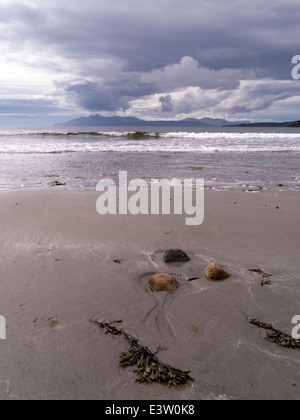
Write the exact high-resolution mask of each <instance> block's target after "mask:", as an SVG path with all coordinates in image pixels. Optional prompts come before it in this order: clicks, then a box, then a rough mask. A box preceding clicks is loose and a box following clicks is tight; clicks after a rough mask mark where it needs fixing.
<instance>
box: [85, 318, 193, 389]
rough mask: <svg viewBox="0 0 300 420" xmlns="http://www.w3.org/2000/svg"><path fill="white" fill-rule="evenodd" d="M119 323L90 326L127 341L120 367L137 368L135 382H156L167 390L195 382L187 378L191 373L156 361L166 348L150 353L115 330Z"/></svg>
mask: <svg viewBox="0 0 300 420" xmlns="http://www.w3.org/2000/svg"><path fill="white" fill-rule="evenodd" d="M121 322H122V321H114V322H111V323H108V322H98V321H95V320H91V323H92V324H95V325H97V326H98V327H100V328H102V329H105V334H112V335H116V336H123V337H124V338H125V339H126V340H127V341H128V343H129V345H130V349H129V351H128V352H123V353H121V358H120V365H121V366H122V367H123V368H126V367H129V366H137V369H136V370H135V371H134V372H135V373H137V378H136V381H135V382H138V383H140V384H142V383H145V384H151V383H153V382H158V383H160V384H165V385H167V386H168V387H169V388H170V387H172V386H174V387H176V388H177V387H179V386H181V385H188V386H190V385H191V384H190V382H194V381H195V379H193V378H191V377H190V376H189V374H190V373H191V371H185V372H184V371H182V370H180V369H176V368H174V367H173V366H170V365H166V364H164V363H162V362H161V361H160V360H159V359H158V357H157V354H158V352H159V351H162V350H166V349H167V348H166V347H162V346H159V347H158V348H157V351H156V353H152V352H151V351H150V350H149V349H148V348H147V347H144V346H142V345H141V344H139V341H138V340H137V339H136V338H134V337H132V336H131V335H129V334H127V333H126V332H125V331H123V330H119V329H117V328H116V326H115V325H114V324H116V323H121Z"/></svg>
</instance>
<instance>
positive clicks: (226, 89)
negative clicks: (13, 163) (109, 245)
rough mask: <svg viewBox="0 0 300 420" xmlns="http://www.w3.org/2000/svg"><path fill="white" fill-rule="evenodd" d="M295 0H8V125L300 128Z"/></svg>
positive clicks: (3, 117)
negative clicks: (180, 123) (265, 124)
mask: <svg viewBox="0 0 300 420" xmlns="http://www.w3.org/2000/svg"><path fill="white" fill-rule="evenodd" d="M299 37H300V7H299V0H284V1H283V0H272V1H271V0H259V1H258V0H251V1H249V0H247V1H245V0H226V1H224V0H149V1H146V0H85V1H84V2H83V1H79V0H63V1H62V0H31V1H26V0H25V1H20V0H0V125H51V124H54V123H56V122H63V121H68V120H70V119H72V118H76V117H79V116H89V115H94V114H100V115H104V116H112V115H119V116H131V117H132V116H133V117H137V118H141V119H145V120H157V119H164V120H170V119H175V120H178V119H183V118H205V117H211V118H226V119H227V120H231V121H238V120H250V121H253V122H254V121H292V120H299V119H300V80H294V79H293V78H292V75H291V73H292V69H293V67H294V66H295V65H293V64H292V58H293V57H294V56H295V55H300V43H299Z"/></svg>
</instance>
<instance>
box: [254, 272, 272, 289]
mask: <svg viewBox="0 0 300 420" xmlns="http://www.w3.org/2000/svg"><path fill="white" fill-rule="evenodd" d="M249 271H250V272H251V273H257V274H260V275H261V276H262V281H261V283H260V284H261V286H272V281H271V280H265V279H270V277H273V274H268V273H265V272H264V271H263V270H262V269H261V268H255V269H251V268H249Z"/></svg>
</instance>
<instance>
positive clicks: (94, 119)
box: [55, 115, 300, 128]
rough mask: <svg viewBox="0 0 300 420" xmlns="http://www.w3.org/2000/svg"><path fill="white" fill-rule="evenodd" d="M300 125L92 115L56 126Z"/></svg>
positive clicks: (292, 124) (298, 122)
mask: <svg viewBox="0 0 300 420" xmlns="http://www.w3.org/2000/svg"><path fill="white" fill-rule="evenodd" d="M74 126H75V127H262V128H263V127H296V128H297V127H300V121H291V122H283V123H274V122H262V123H250V122H249V121H242V122H241V121H233V122H232V121H227V120H224V119H214V118H202V119H196V118H185V119H183V120H179V121H166V120H159V121H144V120H140V119H138V118H135V117H102V116H101V115H91V116H89V117H81V118H77V119H75V120H71V121H67V122H64V123H59V124H55V127H74Z"/></svg>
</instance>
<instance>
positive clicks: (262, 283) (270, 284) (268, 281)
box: [260, 279, 272, 286]
mask: <svg viewBox="0 0 300 420" xmlns="http://www.w3.org/2000/svg"><path fill="white" fill-rule="evenodd" d="M260 285H261V286H272V282H271V280H264V279H262V281H261V283H260Z"/></svg>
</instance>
